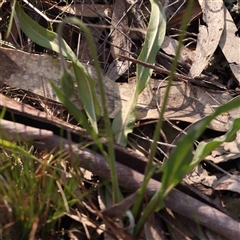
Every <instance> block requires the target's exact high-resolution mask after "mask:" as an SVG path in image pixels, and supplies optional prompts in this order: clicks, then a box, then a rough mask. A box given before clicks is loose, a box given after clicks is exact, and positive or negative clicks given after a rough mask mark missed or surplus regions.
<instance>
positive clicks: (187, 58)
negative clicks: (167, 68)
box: [161, 36, 195, 64]
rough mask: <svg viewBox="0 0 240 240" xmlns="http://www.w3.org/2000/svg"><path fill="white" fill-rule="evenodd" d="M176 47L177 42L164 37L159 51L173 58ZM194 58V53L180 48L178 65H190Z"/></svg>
mask: <svg viewBox="0 0 240 240" xmlns="http://www.w3.org/2000/svg"><path fill="white" fill-rule="evenodd" d="M178 45H179V42H178V41H177V40H175V39H173V38H170V37H168V36H165V38H164V41H163V44H162V46H161V49H162V50H163V51H164V52H165V53H167V54H168V55H172V56H175V55H176V50H177V47H178ZM194 57H195V52H193V51H191V50H189V49H188V48H186V47H185V46H182V48H181V53H180V56H179V59H178V61H179V62H180V63H188V64H192V62H193V61H194Z"/></svg>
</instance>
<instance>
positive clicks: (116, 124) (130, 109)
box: [112, 0, 166, 146]
mask: <svg viewBox="0 0 240 240" xmlns="http://www.w3.org/2000/svg"><path fill="white" fill-rule="evenodd" d="M150 3H151V15H150V20H149V25H148V31H147V34H146V38H145V41H144V45H143V48H142V51H141V53H140V55H139V58H138V59H139V60H141V61H144V62H147V63H150V64H154V63H155V58H156V55H157V53H158V51H159V49H160V47H161V45H162V42H163V40H164V37H165V32H166V18H165V15H164V11H163V8H162V5H161V3H160V2H159V1H158V0H150ZM151 74H152V69H149V68H146V67H143V66H142V65H139V64H137V84H136V89H135V91H134V93H133V97H132V98H131V99H130V100H129V101H128V103H127V104H126V105H124V106H123V107H122V109H121V110H120V111H119V112H118V114H117V115H116V117H115V119H114V120H113V125H112V129H113V131H114V133H115V138H116V142H117V143H118V144H120V145H123V146H125V145H126V144H127V135H128V133H130V132H132V130H133V127H134V123H135V120H136V111H135V107H136V104H137V99H138V96H139V94H140V93H141V92H142V91H143V90H144V88H145V87H146V86H147V84H148V83H149V80H150V77H151Z"/></svg>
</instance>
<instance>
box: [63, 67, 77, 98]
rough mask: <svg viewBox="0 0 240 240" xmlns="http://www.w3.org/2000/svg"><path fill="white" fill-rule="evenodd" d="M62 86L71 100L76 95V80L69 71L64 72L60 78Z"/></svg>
mask: <svg viewBox="0 0 240 240" xmlns="http://www.w3.org/2000/svg"><path fill="white" fill-rule="evenodd" d="M60 86H61V89H62V91H63V92H64V94H65V95H66V97H68V98H70V97H71V96H72V95H73V93H74V80H73V76H72V75H71V73H70V72H69V71H64V72H63V74H62V76H61V78H60Z"/></svg>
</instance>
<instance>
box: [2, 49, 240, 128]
mask: <svg viewBox="0 0 240 240" xmlns="http://www.w3.org/2000/svg"><path fill="white" fill-rule="evenodd" d="M0 61H1V65H0V82H3V83H6V84H8V85H10V86H13V87H17V88H21V89H24V90H27V91H31V92H33V93H35V94H39V95H41V96H43V97H46V98H48V99H51V100H54V101H58V102H59V100H58V98H57V96H56V94H55V92H54V91H53V90H52V88H51V85H50V84H49V82H48V79H51V80H52V81H53V82H54V83H55V84H56V85H58V86H59V79H60V75H61V67H60V62H59V59H57V58H53V57H51V56H49V55H38V54H29V53H25V52H22V51H18V50H11V49H7V48H0ZM67 65H68V67H69V69H70V70H71V69H72V66H71V63H70V62H67ZM85 66H86V69H87V71H88V72H89V73H90V74H91V75H92V76H93V78H95V79H96V75H95V70H94V68H93V67H92V66H90V65H85ZM104 84H105V86H104V87H105V92H106V97H107V104H108V105H107V107H108V112H109V116H110V117H111V118H114V117H115V116H116V114H117V112H118V111H119V110H120V109H121V108H122V105H123V104H124V102H126V101H128V100H129V98H130V97H131V95H132V93H133V91H134V89H135V87H136V79H129V83H115V82H113V81H112V80H110V79H109V78H108V77H106V76H105V77H104ZM166 85H167V83H166V82H162V81H160V80H153V79H151V80H150V84H149V86H148V87H146V89H145V90H144V91H143V92H142V93H141V94H140V96H139V99H138V102H137V106H136V114H137V119H138V120H139V119H157V118H158V117H159V110H160V109H159V108H158V105H161V102H162V99H163V96H164V93H165V89H166ZM96 92H97V94H98V97H99V98H100V96H99V93H98V88H97V89H96ZM231 99H232V97H231V95H230V94H229V93H227V92H225V93H222V92H217V91H215V92H213V93H212V92H211V93H207V92H206V90H205V89H202V88H200V87H196V86H192V85H191V84H187V83H185V82H174V84H173V86H172V88H171V91H170V94H169V98H168V105H167V109H166V112H165V118H167V119H169V120H183V121H186V122H190V123H192V122H195V121H198V120H201V119H202V118H203V117H205V116H207V115H209V114H211V113H212V112H213V111H214V109H215V108H216V107H217V106H218V105H220V104H224V103H226V102H228V101H229V100H231ZM71 100H72V101H73V102H74V103H75V104H76V106H77V107H78V108H79V109H83V107H82V103H81V101H80V99H79V97H78V91H77V89H75V93H74V95H73V97H72V99H71ZM239 111H240V107H239V108H237V109H235V110H234V111H231V112H228V113H225V114H222V115H220V116H219V117H218V118H216V119H215V120H214V121H212V123H211V124H210V126H209V127H210V128H212V129H214V130H217V131H226V130H228V128H229V125H230V124H231V122H232V121H233V119H235V118H236V117H239V113H240V112H239Z"/></svg>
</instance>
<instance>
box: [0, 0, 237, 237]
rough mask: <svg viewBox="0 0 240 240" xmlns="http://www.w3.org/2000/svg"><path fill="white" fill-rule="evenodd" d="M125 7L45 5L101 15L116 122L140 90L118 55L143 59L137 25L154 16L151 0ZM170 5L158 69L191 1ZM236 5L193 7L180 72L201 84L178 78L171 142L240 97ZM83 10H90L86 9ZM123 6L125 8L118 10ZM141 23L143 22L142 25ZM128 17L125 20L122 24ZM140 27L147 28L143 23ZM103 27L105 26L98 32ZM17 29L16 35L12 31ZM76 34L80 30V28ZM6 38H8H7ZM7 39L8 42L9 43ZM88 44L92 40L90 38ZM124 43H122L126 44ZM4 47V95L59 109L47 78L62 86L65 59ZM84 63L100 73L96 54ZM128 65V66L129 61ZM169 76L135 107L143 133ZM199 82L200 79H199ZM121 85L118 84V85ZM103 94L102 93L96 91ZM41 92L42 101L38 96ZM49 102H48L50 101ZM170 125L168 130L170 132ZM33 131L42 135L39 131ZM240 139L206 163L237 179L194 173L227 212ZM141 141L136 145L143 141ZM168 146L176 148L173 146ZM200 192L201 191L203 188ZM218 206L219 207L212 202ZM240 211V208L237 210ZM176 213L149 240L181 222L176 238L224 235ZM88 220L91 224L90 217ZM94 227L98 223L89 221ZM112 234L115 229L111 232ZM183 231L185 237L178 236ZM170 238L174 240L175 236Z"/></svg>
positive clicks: (153, 83)
mask: <svg viewBox="0 0 240 240" xmlns="http://www.w3.org/2000/svg"><path fill="white" fill-rule="evenodd" d="M120 2H121V3H120ZM126 2H127V3H125V4H126V6H128V8H125V9H122V7H121V8H120V6H119V4H122V3H123V1H119V2H118V1H116V2H115V3H111V4H106V3H101V1H100V3H99V4H96V3H93V2H91V1H89V2H88V3H86V4H85V3H84V4H76V6H75V7H74V6H73V5H69V6H68V5H66V6H59V5H58V4H55V5H52V3H50V2H48V1H46V3H47V4H48V5H50V4H51V7H52V9H54V11H55V12H54V14H56V13H57V14H59V13H61V14H66V13H68V14H72V15H77V16H79V17H80V18H84V20H87V21H88V22H90V23H91V21H92V20H93V19H94V18H95V21H96V18H99V19H100V24H99V25H105V26H106V30H105V31H102V32H99V31H97V33H96V32H95V33H94V31H95V30H94V26H93V34H94V35H95V36H96V38H95V40H96V44H97V45H98V46H99V47H98V54H99V58H100V60H101V61H102V66H103V71H104V72H105V75H104V84H105V90H106V97H107V103H108V105H107V107H108V112H109V115H110V117H111V118H114V117H115V116H116V113H117V112H118V111H119V110H120V109H121V107H122V105H123V104H124V103H125V102H127V101H128V100H129V97H130V96H131V94H132V93H133V89H134V87H135V85H136V78H135V72H134V71H135V70H134V64H133V62H132V63H131V64H130V61H129V60H123V61H122V60H121V59H119V58H118V54H121V55H125V54H126V55H127V56H131V57H134V56H138V54H139V51H138V48H140V45H139V42H140V41H142V40H143V38H144V37H145V33H144V32H138V31H135V32H134V31H130V30H131V28H132V29H134V28H136V29H138V28H139V27H144V28H145V27H146V22H147V21H148V17H149V14H148V13H149V4H148V1H146V2H143V4H142V5H141V4H139V3H138V2H134V1H126ZM161 2H162V4H163V5H164V4H165V1H161ZM166 2H168V6H165V7H166V15H167V19H168V23H167V35H166V36H165V39H164V42H163V45H162V48H161V50H160V52H159V55H160V56H161V59H160V60H159V56H157V58H156V59H157V61H156V65H157V66H159V67H161V68H163V69H167V70H169V67H170V65H171V61H172V59H173V58H174V55H175V51H176V46H177V45H178V41H177V38H176V36H178V35H179V22H180V21H181V16H182V14H183V13H184V11H185V7H186V1H166ZM229 2H232V3H229ZM4 4H7V3H6V2H5V1H3V3H1V10H2V9H3V8H4V7H5V6H6V5H4ZM66 4H67V3H66ZM127 4H128V5H127ZM237 4H239V3H237V1H218V2H216V1H202V0H201V1H200V0H199V1H198V3H196V4H195V5H194V6H193V8H194V9H193V11H192V12H193V13H194V14H193V16H192V17H191V21H190V22H189V26H188V32H187V37H186V39H185V42H184V45H185V46H183V49H182V51H181V55H180V58H179V65H178V69H177V73H178V74H180V75H182V76H183V77H189V78H192V79H193V80H194V81H195V82H194V81H192V82H191V83H190V82H186V81H176V82H175V83H174V84H173V86H172V89H171V93H170V96H169V101H168V107H167V111H166V113H165V119H166V121H170V122H171V123H172V124H171V128H174V129H175V130H176V129H178V130H177V131H174V130H172V132H173V133H174V134H175V136H171V137H169V138H170V139H174V138H176V137H177V135H179V134H182V132H184V131H185V130H186V131H187V129H186V126H188V125H189V124H192V123H194V122H198V121H201V119H203V118H204V117H206V116H207V115H209V114H211V113H212V112H213V110H214V109H215V108H216V107H217V106H219V105H221V104H223V103H226V102H228V101H230V100H231V99H232V98H234V97H236V96H238V95H239V93H240V89H239V83H240V59H239V55H240V52H239V51H240V49H239V46H240V38H239V36H238V35H237V34H236V32H237V31H238V26H239V25H240V17H239V6H238V5H237ZM225 6H227V7H228V8H226V7H225ZM83 8H84V9H85V10H87V11H85V10H84V11H83ZM119 9H121V11H118V10H119ZM127 9H129V12H127ZM45 10H46V11H49V13H50V12H51V10H48V9H45ZM29 14H30V12H29ZM114 14H115V15H116V14H117V15H118V17H117V18H116V19H114V18H113V16H115V15H114ZM119 14H120V15H119ZM133 15H134V17H133ZM108 18H110V19H111V22H109V21H108ZM127 18H128V19H127ZM131 18H132V19H131ZM136 18H139V19H141V20H139V21H136ZM123 19H125V20H124V21H122V20H123ZM126 19H127V21H126ZM4 20H5V19H1V22H0V24H4ZM93 22H94V21H93ZM118 22H119V24H120V26H121V27H119V26H118V27H117V28H116V29H115V30H114V25H117V23H118ZM129 22H131V25H128V23H129ZM139 22H140V23H141V24H139ZM109 23H110V24H111V23H112V24H113V26H112V25H111V26H109V25H108V24H109ZM40 24H41V23H40ZM1 26H4V25H1ZM0 29H1V28H0ZM97 29H99V27H98V28H97ZM108 29H110V31H112V32H113V33H112V36H108V37H106V36H107V35H108V32H109V31H108ZM111 29H112V30H111ZM1 31H2V30H1ZM12 31H16V30H14V28H12ZM74 31H76V29H75V30H74ZM106 31H107V32H106ZM114 32H115V34H114ZM133 33H134V34H133ZM73 34H74V33H73ZM78 34H79V33H78ZM13 35H14V32H13ZM16 35H18V33H16V32H15V36H16ZM109 35H111V34H109ZM3 36H5V35H4V33H3ZM70 38H71V36H67V39H66V41H67V42H68V43H69V45H70V46H71V47H72V49H73V50H76V46H77V47H78V48H79V49H80V50H81V45H78V44H79V43H78V42H77V41H76V37H73V40H74V41H75V42H74V41H73V42H72V43H71V39H70ZM104 38H105V39H104ZM3 40H5V39H4V38H3ZM7 40H8V42H10V44H12V46H16V45H18V44H19V43H17V42H16V40H14V39H9V38H8V39H7ZM83 41H85V40H84V39H83ZM119 41H120V42H122V44H121V43H120V42H119ZM1 43H2V44H3V43H4V42H2V41H1ZM4 47H6V45H2V47H0V59H1V64H0V81H1V83H2V84H7V85H8V86H6V85H4V87H3V88H2V92H3V93H5V94H7V93H8V92H9V91H14V90H13V89H12V88H18V89H22V92H23V94H26V95H27V96H28V95H30V93H32V94H37V95H33V96H35V98H36V99H39V98H41V99H42V101H44V104H45V106H46V105H47V104H48V103H49V102H51V101H53V103H54V102H55V104H57V103H56V102H59V99H58V98H57V96H56V95H55V93H54V92H53V90H52V88H51V86H50V85H49V82H48V79H51V80H53V81H54V83H55V84H57V85H59V79H60V75H61V74H60V72H61V67H60V64H59V62H58V59H56V58H55V57H53V56H50V53H49V54H48V55H46V54H43V55H40V54H38V53H36V52H37V51H36V45H34V44H32V50H31V53H27V52H26V51H25V52H23V51H21V50H16V49H14V50H11V49H7V48H4ZM119 48H120V49H119ZM121 51H123V52H121ZM218 52H220V54H217V53H218ZM84 56H86V59H84ZM81 61H82V62H85V63H86V64H85V65H84V66H85V67H86V69H87V70H88V71H89V73H90V74H91V75H92V77H93V78H96V75H95V71H94V69H93V67H92V66H91V57H90V56H89V55H88V54H82V55H81ZM219 61H220V63H219V66H218V65H216V62H219ZM123 62H125V64H124V63H123ZM67 64H68V66H69V68H70V70H71V69H72V66H71V63H69V62H68V63H67ZM118 66H121V67H123V70H120V71H119V68H118ZM212 70H213V71H212ZM167 75H168V74H166V72H165V71H153V74H152V79H151V80H150V84H149V86H148V87H147V88H146V89H145V90H144V91H143V93H142V94H141V95H140V96H139V98H138V103H137V108H136V111H137V120H138V122H139V129H141V128H142V127H144V125H146V124H152V123H150V122H154V120H156V119H157V118H158V116H159V111H160V109H161V102H162V96H163V94H164V89H165V88H166V83H164V81H160V80H162V79H164V78H166V77H167ZM198 77H199V79H197V78H198ZM194 78H195V79H194ZM196 79H197V80H196ZM116 80H117V81H118V82H114V81H116ZM199 82H201V83H204V84H205V85H204V87H201V86H199ZM11 87H12V88H11ZM11 89H12V90H11ZM26 91H27V92H26ZM28 92H30V93H28ZM96 92H97V94H98V89H97V88H96ZM38 95H39V96H40V97H38ZM46 99H48V100H47V101H46ZM71 100H72V101H73V102H74V103H75V104H76V105H77V106H78V108H79V109H80V110H82V109H83V105H82V103H81V101H80V99H79V98H78V97H77V94H74V95H73V97H72V99H71ZM58 104H59V103H58ZM53 114H54V113H53ZM239 116H240V103H239V108H237V109H235V110H234V111H231V112H228V113H226V115H221V116H219V118H217V119H216V120H215V121H213V122H212V123H211V125H210V126H209V129H208V130H207V131H206V132H205V133H204V135H203V136H202V137H201V139H199V141H201V140H208V141H211V140H212V139H213V138H215V136H216V135H218V136H221V135H223V133H224V132H226V131H227V130H228V128H229V126H230V125H231V122H232V121H233V120H234V119H235V118H238V117H239ZM6 124H7V123H6ZM5 126H6V125H5ZM6 128H7V127H6ZM171 128H170V129H169V131H171ZM34 134H36V132H35V131H34ZM43 134H44V133H43ZM140 134H141V133H140ZM165 134H166V136H165V137H164V136H162V139H161V141H164V139H165V140H166V139H167V138H168V136H167V135H168V133H166V132H165ZM171 134H172V133H171ZM239 136H240V135H239V132H238V134H237V138H236V139H235V140H234V141H232V142H224V143H223V144H222V145H221V146H219V147H218V148H217V149H215V150H214V151H213V152H212V153H211V155H208V156H206V158H205V160H208V161H209V160H210V161H213V162H214V163H215V164H217V165H219V164H223V163H224V162H225V164H226V163H228V166H229V167H226V165H224V166H225V167H223V168H224V170H226V171H227V173H230V174H232V176H233V177H232V178H231V177H230V176H229V175H226V176H222V175H221V174H219V170H216V169H215V168H211V167H209V165H208V163H207V161H206V162H204V164H202V165H199V166H198V167H199V169H200V168H202V170H201V171H200V170H199V169H197V168H196V169H194V171H195V173H196V177H195V179H192V180H193V181H195V184H193V185H192V186H194V187H195V188H196V189H195V197H196V199H202V196H201V195H202V193H205V194H206V196H211V197H214V195H215V202H217V201H219V202H221V201H222V202H224V204H222V206H223V207H224V206H226V205H230V204H231V202H232V201H233V200H234V199H239V195H238V194H239V185H240V184H239V171H240V166H239V164H238V162H239V158H240V156H239V152H240V138H239ZM143 137H144V138H146V140H145V141H146V142H147V141H148V139H147V138H148V136H146V135H143ZM136 139H137V138H136ZM136 139H135V140H134V141H136ZM171 141H172V140H171ZM165 143H166V144H171V143H172V142H165ZM163 149H164V148H163ZM165 151H166V148H165ZM159 160H161V159H158V161H159ZM220 166H223V165H220ZM130 177H131V176H130ZM188 177H189V176H188ZM211 177H214V179H211V180H209V181H208V184H207V186H206V184H204V180H206V179H208V178H209V179H210V178H211ZM213 182H214V183H213ZM202 183H203V184H202ZM205 183H206V181H205ZM188 184H190V183H188ZM197 184H198V185H201V187H199V186H198V187H197V186H196V185H197ZM204 185H205V186H204ZM197 188H198V189H199V190H197ZM209 188H210V189H211V194H209V193H208V189H209ZM190 189H191V186H189V188H186V189H185V191H190V192H191V190H190ZM232 191H234V192H236V193H238V194H235V195H233V193H232V194H231V193H229V192H232ZM208 200H209V199H208ZM209 202H210V200H209ZM211 204H214V203H213V202H212V201H211ZM120 206H121V205H120ZM211 206H212V205H211ZM115 207H118V206H115ZM215 207H216V208H218V209H219V208H220V206H219V205H218V204H216V205H215ZM237 208H238V210H236V209H237ZM120 209H121V208H120ZM228 209H229V211H230V212H226V214H227V215H229V216H232V215H234V217H235V218H239V216H240V215H239V212H240V211H239V205H236V209H235V210H236V211H235V213H234V212H232V210H231V208H228ZM113 210H114V206H113V207H112V208H110V209H107V210H105V211H108V212H110V213H111V211H113ZM222 211H223V209H222ZM237 212H238V213H237ZM236 213H237V214H236ZM103 214H104V211H103ZM165 214H166V213H165ZM173 214H174V215H175V217H174V218H175V219H179V221H180V224H179V223H178V224H177V223H176V221H172V222H171V224H169V223H170V222H169V221H167V220H166V216H165V218H162V217H159V216H158V215H156V214H154V215H152V218H151V219H149V221H148V222H147V223H146V228H145V229H144V232H145V234H146V235H145V236H148V237H150V238H151V237H152V236H159V237H160V236H162V231H163V232H164V231H165V232H168V231H170V226H172V225H175V224H176V226H177V231H176V232H175V233H174V234H175V237H178V238H179V237H180V235H181V236H182V237H184V238H185V239H187V238H188V237H189V238H190V237H192V236H193V235H195V236H197V237H199V236H200V235H199V234H203V235H205V236H206V235H207V236H210V235H211V236H212V237H213V238H216V237H217V234H216V233H213V232H212V233H209V231H208V230H207V228H205V227H202V228H201V233H199V232H198V233H196V226H195V227H194V226H193V225H191V226H190V223H189V225H188V227H189V229H190V230H191V231H192V233H189V231H187V230H186V229H185V228H184V227H183V225H184V224H185V225H186V221H184V220H183V219H181V217H180V216H177V214H176V213H173ZM112 215H114V213H111V214H110V216H112ZM170 215H171V214H170V213H169V211H168V213H167V216H170ZM153 216H154V217H155V219H156V217H158V218H157V220H155V221H159V219H161V220H162V219H163V220H165V221H166V222H167V223H168V224H169V226H168V227H167V229H166V228H163V229H162V228H160V229H159V228H157V227H156V225H154V224H155V223H154V217H153ZM172 220H173V219H172ZM86 223H87V224H88V222H87V220H86ZM191 223H193V221H191ZM111 224H112V225H111ZM111 224H110V226H114V224H115V223H114V222H112V223H111ZM89 225H91V224H90V223H89ZM118 228H123V226H118ZM110 229H112V227H111V228H110ZM215 230H216V229H215ZM179 231H180V232H181V233H179ZM216 231H217V230H216ZM170 232H171V231H170ZM194 232H195V234H194ZM119 234H120V235H119V236H123V235H122V234H123V232H122V231H121V233H119ZM162 237H163V236H162ZM171 237H173V239H174V236H171Z"/></svg>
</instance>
